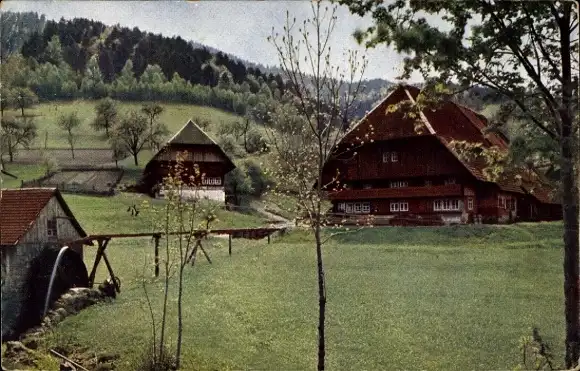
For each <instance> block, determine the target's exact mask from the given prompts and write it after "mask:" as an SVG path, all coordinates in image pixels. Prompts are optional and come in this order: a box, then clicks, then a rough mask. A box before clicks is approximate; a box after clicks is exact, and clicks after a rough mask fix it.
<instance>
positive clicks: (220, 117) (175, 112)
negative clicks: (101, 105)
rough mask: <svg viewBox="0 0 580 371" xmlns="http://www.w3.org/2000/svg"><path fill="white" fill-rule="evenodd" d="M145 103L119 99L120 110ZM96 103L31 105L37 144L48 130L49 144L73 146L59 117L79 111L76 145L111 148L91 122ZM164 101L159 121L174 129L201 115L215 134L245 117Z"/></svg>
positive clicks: (11, 112)
mask: <svg viewBox="0 0 580 371" xmlns="http://www.w3.org/2000/svg"><path fill="white" fill-rule="evenodd" d="M144 103H146V102H119V107H120V112H122V113H125V112H128V111H129V110H137V111H139V110H140V109H141V107H142V105H143V104H144ZM96 104H97V101H89V100H75V101H56V102H50V103H42V104H39V105H37V106H35V107H33V108H30V109H27V110H26V111H25V113H26V114H27V115H35V116H36V118H35V121H36V124H37V127H38V137H37V139H36V142H35V143H34V145H33V147H36V148H43V147H44V140H45V135H46V134H45V133H48V140H47V147H49V148H65V149H66V148H69V145H68V142H67V140H66V135H65V133H64V132H63V131H62V130H60V129H59V128H58V126H57V125H56V121H57V119H58V117H59V116H60V115H63V114H67V113H71V112H75V111H76V112H77V114H78V116H79V118H80V119H81V121H82V124H81V129H80V130H79V136H78V141H77V143H76V146H77V147H79V148H109V145H108V143H107V141H106V140H105V138H104V135H103V134H102V133H97V132H95V131H94V130H93V128H91V126H90V124H91V122H92V121H93V119H94V117H95V105H96ZM160 104H161V106H163V108H164V112H163V113H162V114H161V116H160V117H159V121H160V122H162V123H164V124H165V125H167V128H168V129H169V132H170V133H176V132H177V131H178V130H179V129H180V128H181V127H182V126H183V125H184V124H185V123H186V122H187V121H188V120H189V119H193V118H200V119H202V120H208V121H209V122H210V127H209V128H208V131H209V132H210V133H212V135H213V136H214V137H215V135H214V134H215V132H216V130H217V128H218V127H219V126H220V125H221V124H222V123H229V122H233V121H236V120H242V118H241V117H240V116H236V115H234V114H232V113H228V112H225V111H221V110H219V109H216V108H211V107H203V106H195V105H190V104H177V103H160ZM4 114H5V115H7V116H10V115H14V116H18V115H20V111H19V110H6V112H4ZM214 139H215V138H214Z"/></svg>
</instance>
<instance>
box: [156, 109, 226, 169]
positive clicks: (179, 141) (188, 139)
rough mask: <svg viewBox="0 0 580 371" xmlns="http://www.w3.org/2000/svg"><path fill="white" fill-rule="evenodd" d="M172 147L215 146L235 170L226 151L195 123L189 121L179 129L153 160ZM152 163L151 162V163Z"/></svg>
mask: <svg viewBox="0 0 580 371" xmlns="http://www.w3.org/2000/svg"><path fill="white" fill-rule="evenodd" d="M171 145H201V146H215V148H216V149H218V150H219V152H220V153H221V154H222V155H223V157H224V159H225V160H226V161H227V162H228V163H229V165H230V166H231V167H232V168H235V167H236V166H235V165H234V163H233V161H232V160H231V159H230V158H229V156H228V155H227V154H226V153H225V152H224V150H223V149H222V148H221V147H220V146H219V144H217V142H216V141H215V140H213V138H211V137H210V136H209V135H208V134H207V133H206V132H205V131H203V129H202V128H200V127H199V126H198V125H197V124H196V123H195V122H193V121H191V120H189V121H187V123H186V124H185V125H183V126H182V127H181V129H179V131H178V132H177V133H175V135H174V136H172V137H171V138H170V139H169V140H168V141H167V142H166V143H165V144H164V145H163V146H162V147H161V148H160V149H159V151H157V153H156V154H155V156H153V157H152V158H151V161H154V160H155V159H156V158H157V157H158V156H159V155H160V154H161V153H162V152H163V151H164V150H166V149H167V148H168V147H170V146H171ZM151 161H150V162H151Z"/></svg>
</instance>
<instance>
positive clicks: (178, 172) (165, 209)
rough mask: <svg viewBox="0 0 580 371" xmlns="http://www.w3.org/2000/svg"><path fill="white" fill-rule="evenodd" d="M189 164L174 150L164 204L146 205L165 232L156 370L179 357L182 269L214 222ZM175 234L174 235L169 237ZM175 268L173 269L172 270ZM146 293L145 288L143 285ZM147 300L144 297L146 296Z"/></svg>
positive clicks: (196, 174) (197, 175)
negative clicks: (171, 330)
mask: <svg viewBox="0 0 580 371" xmlns="http://www.w3.org/2000/svg"><path fill="white" fill-rule="evenodd" d="M188 168H189V166H186V164H185V157H184V155H183V154H181V153H178V154H177V156H176V162H175V164H174V165H173V166H172V167H171V168H170V171H169V173H168V174H167V176H166V177H165V178H164V179H163V189H164V190H165V199H166V200H165V201H166V202H165V203H164V204H163V205H162V206H161V207H154V206H151V205H146V206H147V207H150V208H151V210H152V211H153V212H154V215H157V217H154V220H155V221H156V222H157V224H160V226H161V228H162V230H163V232H164V234H165V238H164V240H165V246H164V254H165V256H164V267H165V272H164V278H163V279H164V291H163V304H162V310H161V321H160V326H161V328H160V329H159V338H158V339H156V338H154V340H153V343H154V344H156V345H157V346H156V347H155V346H154V348H153V362H154V364H155V366H157V367H154V368H149V369H159V368H158V366H160V365H167V364H169V363H172V362H174V363H175V364H174V367H175V369H179V367H180V363H181V357H182V345H183V344H182V343H183V330H184V324H183V316H184V311H183V293H184V289H185V287H184V283H183V278H184V274H185V269H186V268H187V266H188V264H189V263H190V262H191V260H192V259H194V257H193V254H194V253H196V251H195V245H196V242H197V240H198V239H199V238H202V237H203V236H204V235H205V234H207V233H208V232H209V229H210V226H211V223H212V222H215V221H217V218H216V216H215V211H216V207H217V205H216V204H213V203H211V202H210V201H207V202H206V201H204V200H203V199H202V198H201V197H200V194H199V187H198V185H199V184H201V180H202V178H203V176H204V174H201V173H200V172H199V170H198V168H197V167H195V166H194V167H192V168H193V169H194V170H193V172H192V171H190V170H188ZM192 189H193V194H192V195H189V196H188V197H184V191H185V190H190V191H191V190H192ZM172 233H176V235H175V236H171V234H172ZM175 268H176V269H175ZM175 273H177V298H176V300H175V301H176V302H177V318H176V320H177V339H176V347H175V356H174V357H172V356H170V354H169V353H168V349H169V347H168V346H167V337H166V335H167V334H166V332H167V324H168V323H170V322H169V320H170V318H169V314H170V313H171V312H172V311H171V310H170V308H169V305H170V303H173V302H174V300H170V299H171V298H170V295H171V288H170V282H171V280H172V279H173V277H174V275H175ZM144 288H145V293H146V296H147V288H146V286H145V285H144ZM147 300H148V296H147ZM148 303H149V310H150V313H151V317H152V322H153V336H154V337H155V336H156V334H157V325H156V321H155V315H154V313H153V310H152V307H151V304H150V301H149V300H148Z"/></svg>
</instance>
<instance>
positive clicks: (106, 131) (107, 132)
mask: <svg viewBox="0 0 580 371" xmlns="http://www.w3.org/2000/svg"><path fill="white" fill-rule="evenodd" d="M105 135H106V136H107V138H108V137H109V124H108V123H106V125H105Z"/></svg>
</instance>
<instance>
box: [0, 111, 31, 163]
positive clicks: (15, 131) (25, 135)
mask: <svg viewBox="0 0 580 371" xmlns="http://www.w3.org/2000/svg"><path fill="white" fill-rule="evenodd" d="M0 129H1V130H0V133H2V136H1V141H0V149H1V153H0V157H3V156H4V155H6V154H7V155H8V160H9V161H10V162H12V161H14V153H15V152H16V151H17V150H18V147H19V146H21V147H24V148H28V147H29V146H30V145H31V144H32V142H33V141H34V139H35V138H36V135H37V133H36V124H35V123H34V120H33V119H32V118H30V117H24V118H22V119H16V118H6V119H2V127H1V128H0Z"/></svg>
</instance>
